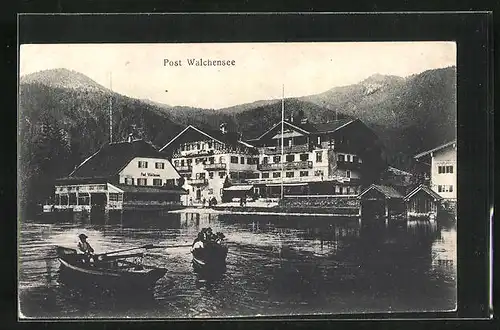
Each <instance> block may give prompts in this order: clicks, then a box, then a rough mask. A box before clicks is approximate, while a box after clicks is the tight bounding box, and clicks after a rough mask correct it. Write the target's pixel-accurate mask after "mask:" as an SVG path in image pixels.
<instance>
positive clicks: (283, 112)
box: [281, 84, 285, 200]
mask: <svg viewBox="0 0 500 330" xmlns="http://www.w3.org/2000/svg"><path fill="white" fill-rule="evenodd" d="M284 132H285V84H283V86H282V90H281V200H283V197H284V193H285V192H284V190H283V180H284V177H283V176H284V172H283V170H284V166H285V159H284V157H285V144H284V135H283V134H284Z"/></svg>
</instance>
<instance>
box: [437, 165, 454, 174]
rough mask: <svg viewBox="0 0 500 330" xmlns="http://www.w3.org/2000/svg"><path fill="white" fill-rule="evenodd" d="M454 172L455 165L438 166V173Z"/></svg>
mask: <svg viewBox="0 0 500 330" xmlns="http://www.w3.org/2000/svg"><path fill="white" fill-rule="evenodd" d="M442 173H453V165H447V166H438V174H442Z"/></svg>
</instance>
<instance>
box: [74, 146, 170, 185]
mask: <svg viewBox="0 0 500 330" xmlns="http://www.w3.org/2000/svg"><path fill="white" fill-rule="evenodd" d="M135 157H150V158H161V159H164V158H165V155H163V154H162V153H160V152H159V151H158V150H157V149H156V148H155V147H154V146H153V145H152V144H150V143H148V142H146V141H144V140H135V141H131V142H127V141H125V142H116V143H110V144H106V145H104V146H103V147H102V148H101V149H99V150H98V151H97V152H96V153H94V154H93V155H92V156H90V157H89V158H87V159H86V160H84V161H83V162H82V163H81V164H80V165H78V167H77V168H76V169H75V170H74V171H73V172H71V173H70V174H69V177H70V178H91V177H100V178H106V177H111V176H114V175H117V174H118V173H119V172H120V171H121V170H122V169H123V167H125V166H126V165H127V164H128V163H129V162H130V161H131V160H132V159H134V158H135Z"/></svg>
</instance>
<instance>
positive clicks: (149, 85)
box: [19, 42, 456, 109]
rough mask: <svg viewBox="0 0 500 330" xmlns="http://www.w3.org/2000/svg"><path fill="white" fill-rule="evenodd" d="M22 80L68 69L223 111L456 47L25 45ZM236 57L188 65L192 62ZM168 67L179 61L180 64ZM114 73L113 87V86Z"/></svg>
mask: <svg viewBox="0 0 500 330" xmlns="http://www.w3.org/2000/svg"><path fill="white" fill-rule="evenodd" d="M19 57H20V62H19V72H20V75H21V76H22V75H25V74H29V73H33V72H37V71H42V70H47V69H55V68H66V69H70V70H74V71H78V72H80V73H83V74H85V75H86V76H88V77H89V78H91V79H93V80H95V81H96V82H98V83H99V84H101V85H103V86H105V87H108V88H110V87H112V89H113V91H115V92H117V93H120V94H123V95H127V96H129V97H133V98H140V99H149V100H152V101H156V102H160V103H165V104H169V105H172V106H175V105H184V106H192V107H200V108H213V109H219V108H224V107H229V106H233V105H237V104H242V103H248V102H253V101H257V100H267V99H276V98H281V97H282V91H283V85H284V96H285V97H298V96H305V95H311V94H317V93H321V92H324V91H327V90H329V89H331V88H333V87H337V86H345V85H350V84H355V83H358V82H360V81H362V80H363V79H366V78H368V77H369V76H371V75H373V74H375V73H379V74H385V75H397V76H401V77H407V76H410V75H412V74H417V73H420V72H423V71H425V70H429V69H436V68H443V67H448V66H451V65H456V45H455V43H454V42H344V43H341V42H326V43H323V42H321V43H320V42H307V43H212V44H210V43H204V44H173V43H171V44H25V45H21V49H20V53H19ZM200 58H202V59H203V60H209V59H210V60H229V61H232V60H234V65H231V66H223V67H221V66H205V67H202V66H189V65H188V61H187V60H188V59H200ZM165 60H168V61H167V62H169V61H171V62H175V61H177V63H179V61H180V63H181V65H178V66H175V65H173V66H170V65H168V64H167V65H165ZM110 76H111V77H112V79H111V81H112V84H111V85H110Z"/></svg>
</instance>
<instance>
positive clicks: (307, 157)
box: [300, 154, 309, 161]
mask: <svg viewBox="0 0 500 330" xmlns="http://www.w3.org/2000/svg"><path fill="white" fill-rule="evenodd" d="M300 160H301V161H306V160H309V154H300Z"/></svg>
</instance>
